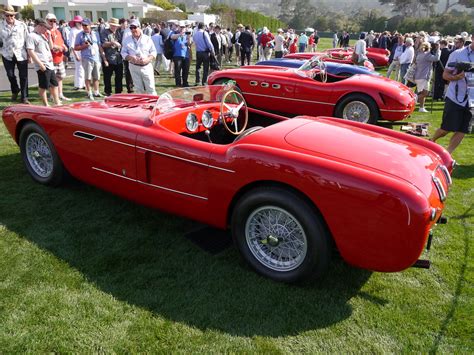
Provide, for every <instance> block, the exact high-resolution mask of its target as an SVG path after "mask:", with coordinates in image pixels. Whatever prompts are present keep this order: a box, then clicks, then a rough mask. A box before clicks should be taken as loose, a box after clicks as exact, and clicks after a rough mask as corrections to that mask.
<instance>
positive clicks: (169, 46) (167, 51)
mask: <svg viewBox="0 0 474 355" xmlns="http://www.w3.org/2000/svg"><path fill="white" fill-rule="evenodd" d="M163 54H164V56H165V58H166V59H173V54H174V46H173V40H172V39H171V38H170V37H168V38H167V39H166V40H165V43H164V48H163Z"/></svg>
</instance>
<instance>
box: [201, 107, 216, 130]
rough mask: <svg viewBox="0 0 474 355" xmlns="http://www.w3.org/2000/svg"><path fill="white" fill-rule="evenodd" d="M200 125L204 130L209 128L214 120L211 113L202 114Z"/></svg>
mask: <svg viewBox="0 0 474 355" xmlns="http://www.w3.org/2000/svg"><path fill="white" fill-rule="evenodd" d="M201 120H202V125H203V126H204V127H206V128H211V127H212V124H213V123H214V120H213V119H212V113H211V112H210V111H207V110H206V111H204V112H203V113H202V119H201Z"/></svg>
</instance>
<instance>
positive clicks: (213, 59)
mask: <svg viewBox="0 0 474 355" xmlns="http://www.w3.org/2000/svg"><path fill="white" fill-rule="evenodd" d="M209 67H210V68H211V70H221V67H220V66H219V63H218V62H217V58H216V57H215V56H214V55H212V54H211V57H210V58H209Z"/></svg>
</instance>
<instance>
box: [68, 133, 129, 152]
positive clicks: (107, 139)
mask: <svg viewBox="0 0 474 355" xmlns="http://www.w3.org/2000/svg"><path fill="white" fill-rule="evenodd" d="M76 132H77V133H83V134H87V135H90V136H94V137H95V138H100V139H103V140H106V141H109V142H112V143H117V144H122V145H125V146H127V147H133V148H135V146H134V145H133V144H128V143H124V142H120V141H116V140H115V139H110V138H105V137H102V136H98V135H95V134H91V133H87V132H82V131H76ZM76 132H74V134H73V136H74V137H77V138H83V137H80V136H79V137H78V136H76V135H75V134H76ZM84 139H85V138H84Z"/></svg>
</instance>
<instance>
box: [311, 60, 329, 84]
mask: <svg viewBox="0 0 474 355" xmlns="http://www.w3.org/2000/svg"><path fill="white" fill-rule="evenodd" d="M316 76H319V78H320V79H321V82H323V83H325V82H326V81H328V72H327V70H326V63H324V62H323V61H322V60H320V61H319V71H317V72H315V74H314V77H315V78H316Z"/></svg>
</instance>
